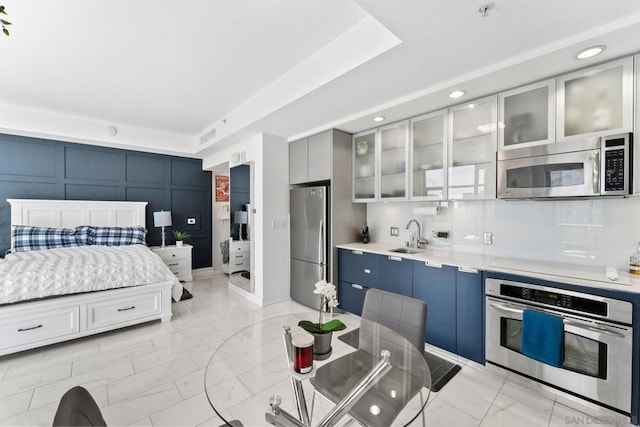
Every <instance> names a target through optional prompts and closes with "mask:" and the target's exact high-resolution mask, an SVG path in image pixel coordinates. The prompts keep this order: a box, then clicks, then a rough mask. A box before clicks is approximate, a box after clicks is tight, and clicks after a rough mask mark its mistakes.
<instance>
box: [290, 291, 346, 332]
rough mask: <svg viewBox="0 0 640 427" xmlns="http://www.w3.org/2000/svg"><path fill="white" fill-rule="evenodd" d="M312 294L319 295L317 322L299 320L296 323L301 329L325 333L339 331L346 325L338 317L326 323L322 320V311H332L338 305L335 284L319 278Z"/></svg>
mask: <svg viewBox="0 0 640 427" xmlns="http://www.w3.org/2000/svg"><path fill="white" fill-rule="evenodd" d="M313 293H314V294H318V295H320V312H319V315H318V323H313V322H311V321H309V320H301V321H300V322H299V323H298V326H300V327H301V328H302V329H304V330H305V331H307V332H312V333H314V334H326V333H329V332H333V331H341V330H343V329H344V328H346V326H345V325H344V323H342V322H341V321H340V320H338V319H332V320H330V321H328V322H327V323H323V322H322V313H326V312H328V311H330V312H331V313H333V309H334V308H335V307H337V306H338V304H339V302H338V292H337V291H336V285H334V284H332V283H327V281H326V280H320V281H318V282H317V283H316V289H315V290H314V291H313Z"/></svg>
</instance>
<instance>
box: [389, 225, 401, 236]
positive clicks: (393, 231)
mask: <svg viewBox="0 0 640 427" xmlns="http://www.w3.org/2000/svg"><path fill="white" fill-rule="evenodd" d="M391 235H392V236H399V235H400V229H398V227H391Z"/></svg>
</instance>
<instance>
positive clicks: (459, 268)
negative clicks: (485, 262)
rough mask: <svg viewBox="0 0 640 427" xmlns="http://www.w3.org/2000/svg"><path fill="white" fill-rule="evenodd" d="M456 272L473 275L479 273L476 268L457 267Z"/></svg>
mask: <svg viewBox="0 0 640 427" xmlns="http://www.w3.org/2000/svg"><path fill="white" fill-rule="evenodd" d="M458 271H461V272H463V273H473V274H478V273H479V271H478V269H477V268H471V267H458Z"/></svg>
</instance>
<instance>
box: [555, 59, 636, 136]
mask: <svg viewBox="0 0 640 427" xmlns="http://www.w3.org/2000/svg"><path fill="white" fill-rule="evenodd" d="M557 127H558V129H557V132H558V141H566V140H570V139H577V138H584V137H592V136H601V135H610V134H614V133H619V132H631V131H632V130H633V58H625V59H622V60H620V61H614V62H610V63H607V64H602V65H599V66H596V67H592V68H589V69H587V70H581V71H578V72H575V73H571V74H567V75H565V76H561V77H559V78H558V123H557Z"/></svg>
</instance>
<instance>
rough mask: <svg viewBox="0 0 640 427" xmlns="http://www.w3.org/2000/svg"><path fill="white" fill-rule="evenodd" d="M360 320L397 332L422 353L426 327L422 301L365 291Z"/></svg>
mask: <svg viewBox="0 0 640 427" xmlns="http://www.w3.org/2000/svg"><path fill="white" fill-rule="evenodd" d="M362 318H363V319H367V320H371V321H373V322H376V323H379V324H381V325H382V326H386V327H387V328H389V329H391V330H392V331H394V332H397V333H398V334H400V335H402V336H403V337H404V338H405V339H406V340H407V341H409V342H410V343H412V344H413V345H414V346H415V347H416V348H417V349H418V350H419V351H420V353H423V352H424V340H425V331H426V327H427V304H426V303H425V302H424V301H420V300H418V299H415V298H410V297H405V296H403V295H398V294H393V293H391V292H385V291H381V290H378V289H367V293H366V294H365V297H364V305H363V307H362Z"/></svg>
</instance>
